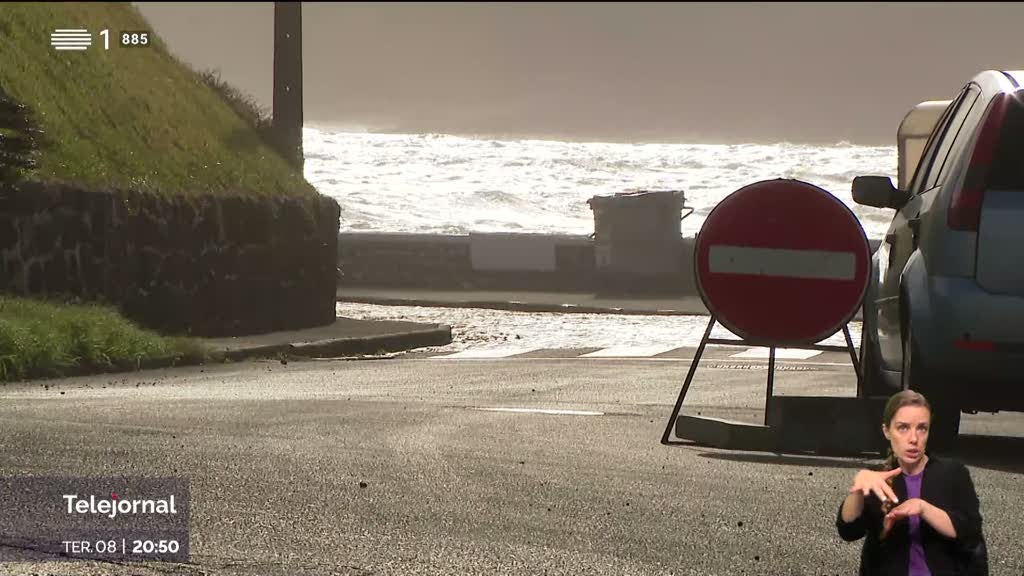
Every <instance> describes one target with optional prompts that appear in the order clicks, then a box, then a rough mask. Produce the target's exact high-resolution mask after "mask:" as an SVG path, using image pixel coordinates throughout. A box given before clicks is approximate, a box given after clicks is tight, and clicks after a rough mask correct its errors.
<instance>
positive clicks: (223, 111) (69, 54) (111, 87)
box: [0, 2, 315, 195]
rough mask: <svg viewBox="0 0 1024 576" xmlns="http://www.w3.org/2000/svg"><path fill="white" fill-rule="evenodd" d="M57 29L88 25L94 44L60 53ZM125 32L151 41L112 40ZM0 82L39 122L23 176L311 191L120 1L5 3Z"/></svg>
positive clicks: (177, 187)
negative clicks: (145, 34) (53, 40)
mask: <svg viewBox="0 0 1024 576" xmlns="http://www.w3.org/2000/svg"><path fill="white" fill-rule="evenodd" d="M55 28H86V29H88V30H89V31H90V32H91V33H92V34H93V44H92V46H91V47H90V48H89V49H88V50H85V51H81V52H79V51H57V50H55V49H53V48H52V47H51V46H50V43H49V39H50V33H51V32H52V31H53V30H54V29H55ZM104 28H107V29H109V30H110V31H111V39H110V49H109V50H106V51H105V50H104V49H103V40H102V38H101V37H100V36H99V31H100V30H102V29H104ZM122 30H149V31H150V41H151V43H150V46H147V47H141V48H124V47H121V46H119V45H118V44H117V35H118V34H117V33H118V32H119V31H122ZM235 32H236V31H228V32H227V33H229V34H232V33H235ZM267 65H268V66H269V65H271V63H269V62H268V63H267ZM0 87H3V88H4V89H5V90H6V91H7V92H8V93H9V94H10V95H11V96H13V97H14V98H17V99H18V100H20V101H21V102H23V103H25V104H28V105H30V106H32V107H33V108H34V109H35V110H36V121H37V123H38V124H39V125H40V127H41V128H42V129H43V130H44V131H45V132H46V140H47V142H48V144H47V147H46V148H45V149H44V153H43V154H42V156H41V157H40V166H39V168H38V169H37V170H35V171H34V172H33V173H31V174H30V177H31V178H35V179H40V180H46V179H60V180H68V181H76V182H81V183H84V184H90V185H98V186H104V187H107V186H114V187H122V188H132V189H137V190H149V191H163V192H167V193H189V192H204V191H205V192H215V193H216V192H224V191H245V192H248V193H253V194H289V195H290V194H303V195H305V194H314V193H315V190H314V189H313V188H312V186H310V185H309V184H308V183H307V182H306V181H305V180H304V179H303V177H302V175H301V174H299V173H298V172H297V171H295V170H293V169H292V168H290V167H289V166H288V165H287V163H286V162H285V161H284V160H283V159H281V158H280V156H278V155H277V154H275V153H274V152H273V151H271V150H270V149H269V148H268V147H267V146H266V145H265V144H264V143H263V141H262V140H261V139H260V138H259V136H258V134H257V133H256V131H255V130H253V129H252V127H251V126H249V125H248V124H246V123H245V122H244V121H243V120H242V119H241V118H240V117H239V116H238V114H236V113H235V112H234V111H233V110H232V109H231V108H230V107H229V106H228V105H227V104H226V103H225V101H224V100H223V99H222V98H221V97H220V96H219V95H218V94H216V93H215V92H214V91H213V90H212V89H210V88H209V87H208V86H207V85H206V84H204V83H203V82H202V81H201V80H200V78H199V75H198V74H197V73H196V72H195V71H193V70H191V69H190V68H188V67H187V66H185V65H184V64H182V63H181V62H179V61H178V60H177V59H175V58H174V57H173V56H171V55H170V54H169V53H168V51H167V49H166V47H165V45H164V44H163V42H162V41H161V40H160V39H159V38H155V37H154V36H153V34H152V30H151V28H150V27H149V26H148V25H147V23H146V21H145V19H143V18H142V16H141V15H140V14H139V13H138V11H137V10H136V9H135V8H134V7H133V6H131V5H130V4H128V3H91V2H82V3H78V2H75V3H42V2H39V3H9V4H5V5H4V6H3V8H2V9H0Z"/></svg>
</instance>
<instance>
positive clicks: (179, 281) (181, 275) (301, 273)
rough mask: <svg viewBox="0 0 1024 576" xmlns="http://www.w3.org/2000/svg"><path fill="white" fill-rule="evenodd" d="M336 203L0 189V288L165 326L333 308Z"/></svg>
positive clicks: (256, 321)
mask: <svg viewBox="0 0 1024 576" xmlns="http://www.w3.org/2000/svg"><path fill="white" fill-rule="evenodd" d="M338 224H339V207H338V204H337V202H336V201H334V200H333V199H331V198H327V197H325V196H319V197H312V198H278V197H264V198H260V197H253V196H245V195H238V196H221V195H217V196H163V195H156V194H144V193H138V192H132V191H97V190H89V189H84V188H82V187H80V186H77V185H72V184H58V183H47V184H42V183H34V182H23V183H21V184H19V185H18V186H17V187H13V186H7V187H4V188H0V290H2V291H4V292H7V293H13V294H18V295H27V296H37V297H42V296H54V297H61V296H67V295H72V296H77V297H80V298H81V299H84V300H86V301H99V302H105V303H109V304H113V305H116V306H118V307H119V308H120V309H121V310H122V311H123V312H124V313H125V314H126V315H127V316H128V317H129V318H132V319H133V320H136V321H137V322H139V323H140V324H142V325H144V326H147V327H149V328H153V329H157V330H160V331H162V332H165V333H174V334H191V335H195V336H210V337H213V336H236V335H244V334H257V333H262V332H270V331H276V330H291V329H299V328H307V327H312V326H318V325H324V324H328V323H330V322H333V321H334V319H335V315H336V313H335V289H336V283H337V269H336V264H335V262H336V260H337V233H338Z"/></svg>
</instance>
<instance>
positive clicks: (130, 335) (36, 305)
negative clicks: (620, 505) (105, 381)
mask: <svg viewBox="0 0 1024 576" xmlns="http://www.w3.org/2000/svg"><path fill="white" fill-rule="evenodd" d="M166 358H173V359H174V360H175V362H180V363H189V364H192V363H196V362H201V361H204V360H208V359H210V358H211V352H210V351H209V350H207V349H206V347H205V345H204V344H203V343H202V342H201V341H199V340H194V339H189V338H165V337H161V336H159V335H158V334H155V333H154V332H152V331H149V330H144V329H141V328H139V327H138V326H137V325H136V324H134V323H133V322H130V321H128V320H125V319H124V317H122V316H121V315H120V314H118V313H117V312H116V311H115V310H113V309H111V308H107V307H103V306H97V305H92V304H84V305H65V304H62V303H50V302H42V301H36V300H30V299H26V298H12V297H9V296H3V295H0V382H4V381H11V380H19V379H23V378H38V377H49V376H65V375H70V374H74V373H83V372H85V373H87V372H96V371H98V370H109V369H111V368H118V367H120V368H132V367H135V366H137V365H138V363H139V362H145V361H147V360H152V359H166Z"/></svg>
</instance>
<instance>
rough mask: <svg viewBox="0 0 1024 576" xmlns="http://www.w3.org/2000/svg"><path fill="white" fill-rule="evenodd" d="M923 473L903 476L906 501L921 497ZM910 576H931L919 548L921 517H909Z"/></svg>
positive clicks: (921, 548) (921, 549) (921, 550)
mask: <svg viewBox="0 0 1024 576" xmlns="http://www.w3.org/2000/svg"><path fill="white" fill-rule="evenodd" d="M922 477H924V471H923V470H922V471H921V472H918V473H917V474H914V475H913V476H910V475H907V474H904V475H903V480H904V481H906V483H907V499H908V500H909V499H911V498H920V497H921V478H922ZM910 576H931V571H930V570H928V563H927V562H925V558H924V547H922V546H921V517H920V516H911V517H910Z"/></svg>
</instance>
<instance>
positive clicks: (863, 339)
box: [860, 320, 892, 396]
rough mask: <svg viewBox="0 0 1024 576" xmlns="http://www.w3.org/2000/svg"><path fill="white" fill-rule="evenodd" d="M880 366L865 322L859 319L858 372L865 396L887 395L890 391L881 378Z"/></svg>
mask: <svg viewBox="0 0 1024 576" xmlns="http://www.w3.org/2000/svg"><path fill="white" fill-rule="evenodd" d="M881 370H882V367H881V364H880V363H879V361H878V358H877V357H876V356H875V349H874V346H873V345H872V343H871V339H870V335H869V334H868V329H867V322H864V321H863V320H862V321H861V332H860V372H861V390H862V391H863V393H864V395H865V396H888V395H889V394H891V393H892V390H890V389H889V387H888V386H886V384H885V380H884V379H883V378H882V372H881Z"/></svg>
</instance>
